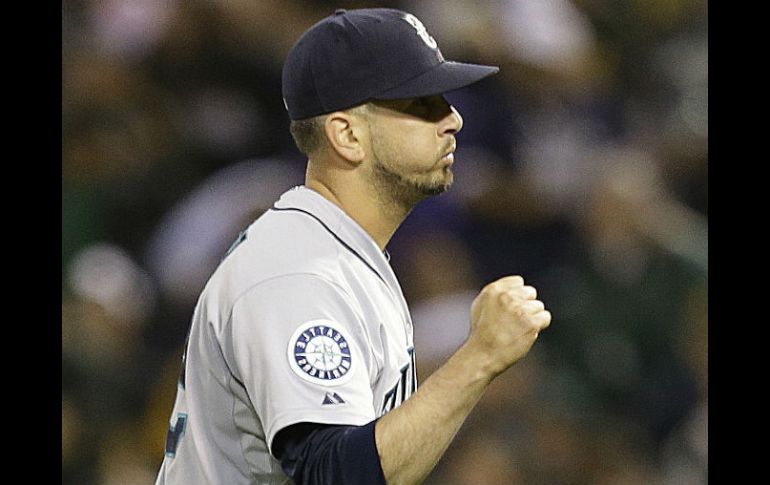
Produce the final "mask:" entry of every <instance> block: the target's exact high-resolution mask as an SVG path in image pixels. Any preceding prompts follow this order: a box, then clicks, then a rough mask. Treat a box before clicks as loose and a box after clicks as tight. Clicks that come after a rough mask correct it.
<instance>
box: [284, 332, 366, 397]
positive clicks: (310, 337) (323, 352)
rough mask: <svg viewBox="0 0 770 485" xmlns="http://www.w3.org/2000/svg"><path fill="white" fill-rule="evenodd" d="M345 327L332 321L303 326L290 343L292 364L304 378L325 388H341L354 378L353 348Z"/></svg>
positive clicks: (289, 349)
mask: <svg viewBox="0 0 770 485" xmlns="http://www.w3.org/2000/svg"><path fill="white" fill-rule="evenodd" d="M342 332H343V329H342V327H341V326H340V325H339V324H337V323H336V322H333V321H331V320H313V321H310V322H307V323H305V324H303V325H301V326H300V327H299V328H298V329H297V331H296V332H294V335H292V337H291V339H290V340H289V348H288V357H289V365H290V367H291V369H292V370H293V371H294V373H295V374H297V375H298V376H299V377H301V378H302V379H304V380H306V381H308V382H313V383H315V384H322V385H330V386H334V385H338V384H342V383H344V382H346V381H347V380H348V379H349V378H350V376H351V368H352V365H353V356H352V352H351V345H350V343H349V342H348V340H347V339H346V338H345V336H344V335H343V333H342Z"/></svg>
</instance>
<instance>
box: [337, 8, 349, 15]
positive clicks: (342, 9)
mask: <svg viewBox="0 0 770 485" xmlns="http://www.w3.org/2000/svg"><path fill="white" fill-rule="evenodd" d="M345 12H347V10H345V9H344V8H338V9H337V10H335V11H334V15H342V14H343V13H345Z"/></svg>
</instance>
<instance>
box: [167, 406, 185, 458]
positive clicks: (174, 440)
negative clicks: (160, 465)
mask: <svg viewBox="0 0 770 485" xmlns="http://www.w3.org/2000/svg"><path fill="white" fill-rule="evenodd" d="M186 425H187V415H186V414H184V413H179V414H178V415H177V417H176V424H175V425H173V426H171V425H169V427H168V433H166V456H168V457H170V458H174V457H175V456H176V449H177V447H178V446H179V440H180V438H182V435H184V428H185V426H186Z"/></svg>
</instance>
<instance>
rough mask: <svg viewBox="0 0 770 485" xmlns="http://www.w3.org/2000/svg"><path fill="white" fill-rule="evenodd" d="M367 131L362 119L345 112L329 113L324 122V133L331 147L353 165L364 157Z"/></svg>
mask: <svg viewBox="0 0 770 485" xmlns="http://www.w3.org/2000/svg"><path fill="white" fill-rule="evenodd" d="M367 129H368V128H366V123H364V120H363V119H362V117H360V116H357V115H355V114H352V113H349V112H346V111H335V112H333V113H329V114H328V115H327V116H326V120H325V121H324V133H325V134H326V139H327V140H328V141H329V144H330V145H331V147H332V148H333V149H334V151H335V152H337V154H338V155H339V156H340V157H342V158H343V159H344V160H346V161H348V162H349V163H351V164H354V165H358V164H359V163H361V162H362V161H363V160H364V158H365V157H366V149H365V144H366V140H367V135H368V132H367Z"/></svg>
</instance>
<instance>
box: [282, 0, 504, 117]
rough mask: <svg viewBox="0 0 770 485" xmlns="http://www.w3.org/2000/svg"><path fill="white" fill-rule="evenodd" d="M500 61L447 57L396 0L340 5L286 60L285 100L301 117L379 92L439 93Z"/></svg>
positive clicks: (388, 95) (395, 95)
mask: <svg viewBox="0 0 770 485" xmlns="http://www.w3.org/2000/svg"><path fill="white" fill-rule="evenodd" d="M498 71H499V68H498V67H497V66H485V65H480V64H466V63H463V62H453V61H447V60H445V59H444V56H443V55H442V54H441V51H440V50H439V48H438V45H437V44H436V40H435V39H434V38H433V37H432V36H431V35H430V34H429V33H428V31H427V30H426V29H425V26H424V25H423V24H422V22H420V21H419V20H418V19H417V17H415V16H414V15H412V14H409V13H407V12H403V11H401V10H395V9H390V8H367V9H356V10H344V9H339V10H337V11H336V12H335V13H334V14H333V15H330V16H328V17H326V18H324V19H323V20H321V21H319V22H318V23H316V24H315V25H313V26H312V27H311V28H310V29H308V30H307V31H306V32H305V33H304V34H302V36H301V37H300V38H299V40H297V42H296V43H295V44H294V46H293V47H292V49H291V51H290V52H289V55H288V57H287V59H286V62H285V63H284V66H283V76H282V77H283V79H282V81H283V87H282V89H283V101H284V104H285V105H286V110H287V111H288V112H289V118H291V119H292V120H300V119H304V118H310V117H311V116H317V115H320V114H325V113H331V112H332V111H337V110H342V109H347V108H351V107H353V106H356V105H359V104H361V103H364V102H366V101H368V100H373V99H405V98H417V97H422V96H432V95H435V94H441V93H445V92H447V91H452V90H454V89H459V88H462V87H464V86H468V85H469V84H473V83H475V82H476V81H479V80H481V79H483V78H485V77H487V76H489V75H491V74H494V73H496V72H498Z"/></svg>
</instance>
